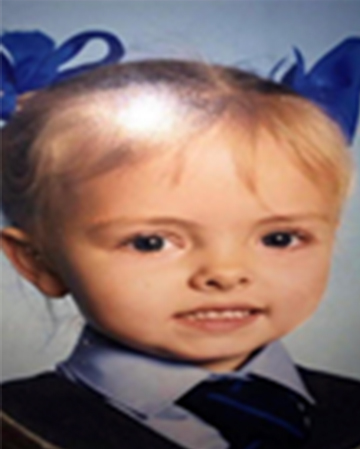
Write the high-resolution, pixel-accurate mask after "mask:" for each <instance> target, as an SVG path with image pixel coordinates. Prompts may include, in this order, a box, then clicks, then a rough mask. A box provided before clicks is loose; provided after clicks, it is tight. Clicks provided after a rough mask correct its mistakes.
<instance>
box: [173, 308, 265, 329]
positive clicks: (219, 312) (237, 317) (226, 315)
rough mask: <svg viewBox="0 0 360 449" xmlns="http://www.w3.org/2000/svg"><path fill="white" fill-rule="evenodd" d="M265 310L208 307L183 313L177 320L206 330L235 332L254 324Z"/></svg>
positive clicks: (177, 316) (178, 315)
mask: <svg viewBox="0 0 360 449" xmlns="http://www.w3.org/2000/svg"><path fill="white" fill-rule="evenodd" d="M264 313H265V310H264V309H261V308H258V307H253V306H246V305H244V306H229V307H206V308H199V309H195V310H191V311H188V312H182V313H179V314H177V315H176V318H177V319H178V320H180V322H182V323H184V324H188V325H190V326H196V327H200V328H202V329H205V330H219V331H221V330H233V329H236V328H239V327H241V326H245V325H247V324H250V323H252V322H254V320H256V319H257V318H258V317H259V316H260V315H261V314H264Z"/></svg>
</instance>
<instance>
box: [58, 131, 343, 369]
mask: <svg viewBox="0 0 360 449" xmlns="http://www.w3.org/2000/svg"><path fill="white" fill-rule="evenodd" d="M248 149H249V143H247V142H246V141H245V140H244V138H243V137H242V136H241V130H236V129H234V128H231V127H230V126H226V125H218V126H216V127H213V128H212V129H211V130H210V131H207V132H205V133H203V134H202V135H201V136H200V137H198V138H196V139H193V140H192V141H190V142H188V143H187V145H186V148H184V150H182V151H184V157H183V159H182V167H181V169H179V167H178V166H176V161H175V159H176V158H170V159H169V158H167V157H165V156H162V154H163V153H162V152H160V151H159V154H158V155H156V157H154V158H149V159H148V160H146V161H145V160H144V161H142V162H138V163H137V164H136V165H135V166H134V165H133V166H131V167H128V168H122V169H114V170H113V171H111V172H108V173H106V174H103V175H101V176H100V175H99V176H97V177H94V178H93V179H91V180H88V181H86V182H84V183H83V184H81V185H80V186H79V187H78V188H77V190H76V191H75V192H74V197H73V199H72V200H71V203H70V206H69V213H68V217H67V220H66V223H65V225H64V230H63V233H62V235H61V236H60V239H59V240H58V241H56V242H53V243H52V245H53V249H54V251H53V257H54V258H55V263H56V266H57V268H58V271H59V274H60V275H61V277H62V278H63V279H64V281H65V283H66V284H67V286H68V288H69V289H70V291H71V292H72V293H73V295H74V297H75V299H76V301H77V303H78V304H79V306H80V308H81V309H82V311H83V312H84V314H85V316H86V317H87V319H88V320H89V321H90V322H91V323H93V325H95V326H96V327H97V328H99V329H101V330H102V331H103V332H104V333H106V334H107V335H110V336H111V337H113V338H115V339H118V340H120V341H122V342H124V343H126V344H128V345H130V346H132V347H134V348H138V349H140V350H143V351H145V352H147V353H150V354H154V355H159V356H163V357H168V358H173V359H181V360H186V361H190V362H192V363H196V364H199V365H200V366H203V367H205V368H208V369H211V370H214V371H226V370H232V369H234V368H236V367H237V366H239V365H240V364H241V363H243V362H244V361H245V360H246V359H247V358H248V357H249V355H250V354H251V353H252V352H253V351H254V350H256V349H257V348H259V347H261V346H263V345H265V344H267V343H269V342H271V341H272V340H275V339H278V338H279V337H282V336H283V335H285V334H287V333H288V332H290V331H291V330H293V329H294V328H295V327H297V326H298V325H299V324H300V323H302V322H303V321H304V320H305V319H306V318H308V317H309V315H311V314H312V313H313V312H314V310H315V309H316V307H317V305H318V303H319V301H320V298H321V295H322V294H323V291H324V287H325V284H326V280H327V276H328V271H329V263H330V259H331V250H332V245H333V240H334V233H335V229H336V224H335V220H334V217H333V216H332V213H331V212H332V208H331V206H329V201H328V198H326V196H325V195H324V194H323V192H320V191H319V190H318V189H317V188H316V186H315V185H314V184H312V183H311V182H310V181H309V180H308V179H307V178H306V177H305V176H304V175H303V174H302V172H301V171H300V170H299V169H298V168H297V167H295V166H294V164H293V163H292V162H291V161H289V160H288V159H287V158H286V156H284V154H282V148H281V146H280V147H279V144H278V143H275V142H274V141H272V140H271V139H270V138H268V137H265V136H263V137H261V138H260V141H258V151H257V153H256V154H257V156H256V157H257V160H256V172H255V173H254V179H255V180H256V189H255V190H252V189H251V188H249V185H248V183H247V182H246V181H244V179H243V178H242V176H241V175H240V174H239V173H240V172H239V167H238V166H237V165H236V163H235V162H234V153H237V154H242V153H243V154H244V155H246V154H247V151H248ZM154 151H155V152H156V150H154Z"/></svg>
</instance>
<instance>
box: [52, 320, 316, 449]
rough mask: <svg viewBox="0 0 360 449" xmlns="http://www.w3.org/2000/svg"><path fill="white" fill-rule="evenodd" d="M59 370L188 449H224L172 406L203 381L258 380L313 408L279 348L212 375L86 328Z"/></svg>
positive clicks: (210, 430)
mask: <svg viewBox="0 0 360 449" xmlns="http://www.w3.org/2000/svg"><path fill="white" fill-rule="evenodd" d="M58 369H59V371H60V372H61V373H62V374H63V375H64V376H66V378H67V379H69V380H70V381H73V382H79V383H82V384H85V385H87V386H88V387H89V388H91V389H93V390H95V391H96V392H98V393H100V394H101V395H102V396H104V397H105V399H106V400H107V401H108V403H109V404H111V405H112V406H113V407H115V408H117V409H119V410H121V411H122V412H125V413H127V414H128V415H130V416H132V417H133V418H134V419H136V420H138V421H139V422H141V423H143V424H144V425H146V426H149V427H151V428H153V429H154V430H156V431H157V432H158V433H160V434H162V435H164V436H166V437H167V438H168V439H170V440H173V441H175V442H177V443H178V444H181V445H183V446H185V447H187V448H189V449H199V448H201V449H227V448H228V443H227V442H226V441H225V440H224V439H223V438H222V436H221V435H220V434H219V432H218V431H217V430H216V429H214V428H213V427H211V426H209V425H207V424H206V423H204V422H203V421H201V420H200V419H198V418H197V417H196V416H194V415H192V414H191V413H190V412H188V411H186V410H184V409H183V408H181V407H179V406H177V405H176V404H175V402H176V401H177V400H178V399H179V398H180V397H181V396H183V395H184V394H185V393H186V392H187V391H189V390H190V389H191V388H193V387H194V386H195V385H196V384H198V383H199V382H201V381H203V380H205V379H210V378H211V379H216V378H225V377H231V378H241V379H243V378H246V377H247V376H248V375H249V374H257V375H259V376H262V377H266V378H267V379H270V380H273V381H276V382H278V383H279V384H281V385H284V386H286V387H288V388H290V389H292V390H294V391H296V392H297V393H299V394H300V395H302V396H303V397H304V398H305V399H307V400H308V401H309V402H311V403H313V402H314V401H313V399H312V397H311V396H310V394H309V392H308V391H307V390H306V387H305V386H304V384H303V382H302V380H301V378H300V377H299V374H298V372H297V370H296V368H295V366H294V364H293V362H292V360H291V359H290V357H289V355H288V354H287V352H286V350H285V348H284V347H283V346H282V344H281V343H279V342H274V343H271V344H269V345H268V346H266V347H265V348H264V349H262V350H261V351H259V353H258V354H256V355H255V356H254V357H252V358H251V359H250V361H249V362H248V363H246V364H245V365H244V366H243V367H241V368H240V369H239V370H238V371H235V372H230V373H221V374H218V373H216V374H215V373H211V372H209V371H207V370H204V369H201V368H198V367H196V366H192V365H189V364H187V363H182V362H174V361H168V360H165V359H161V358H156V357H152V356H151V357H149V356H148V355H146V354H143V353H141V352H136V351H134V350H131V349H129V348H127V347H125V346H122V345H121V344H118V343H116V342H113V341H111V340H109V339H107V338H104V337H102V336H101V335H100V334H98V333H96V332H95V331H93V330H91V329H90V328H89V327H86V328H85V329H84V332H83V333H82V335H81V337H80V340H79V342H78V344H77V346H76V348H75V350H74V352H73V353H72V355H71V356H70V358H69V359H68V360H66V361H65V362H63V363H62V364H60V365H59V366H58Z"/></svg>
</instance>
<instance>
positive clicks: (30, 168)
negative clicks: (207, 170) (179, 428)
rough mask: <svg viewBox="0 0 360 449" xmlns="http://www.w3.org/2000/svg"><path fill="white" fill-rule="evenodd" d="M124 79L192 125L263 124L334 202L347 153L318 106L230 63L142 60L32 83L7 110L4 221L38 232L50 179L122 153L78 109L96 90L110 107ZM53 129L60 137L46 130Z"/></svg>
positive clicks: (50, 204)
mask: <svg viewBox="0 0 360 449" xmlns="http://www.w3.org/2000/svg"><path fill="white" fill-rule="evenodd" d="M133 87H136V88H137V89H140V90H141V89H144V88H148V87H151V88H152V89H155V91H156V90H157V89H163V88H164V87H165V88H166V89H167V90H168V91H170V92H171V93H172V95H174V96H175V97H176V98H177V99H178V101H179V103H180V104H182V105H183V106H184V108H183V110H184V111H185V112H184V116H183V117H182V118H181V119H183V120H184V121H189V120H190V121H191V120H192V122H193V126H194V127H195V128H196V127H206V126H208V125H210V124H212V123H215V122H216V121H217V120H219V119H220V118H221V117H225V116H229V117H230V116H231V118H232V120H233V121H234V122H235V123H238V126H239V127H241V129H244V130H247V131H248V132H249V133H250V134H251V135H252V136H254V137H255V138H256V136H257V135H258V133H259V132H260V131H264V130H265V131H266V132H267V133H269V134H270V135H271V136H272V137H273V138H275V139H276V140H277V141H279V142H280V143H281V144H282V146H283V147H284V149H285V148H286V151H287V152H288V154H289V157H291V158H292V160H293V161H294V164H295V165H296V166H298V167H299V169H301V170H303V172H304V173H305V174H306V176H308V177H309V179H311V180H313V182H314V183H316V184H317V185H318V186H319V188H323V189H326V191H328V192H329V193H331V195H332V196H333V199H334V205H335V206H336V207H337V208H339V209H340V208H341V205H342V203H343V202H344V199H345V198H346V195H347V192H348V190H349V185H350V181H351V172H352V170H351V161H350V156H349V152H348V150H347V148H346V143H345V140H344V138H343V136H342V133H341V131H340V130H339V129H338V126H337V125H336V124H335V123H334V122H333V121H332V120H331V119H330V118H328V117H327V116H326V115H325V114H324V113H323V112H322V111H321V110H320V109H319V108H318V107H316V106H315V105H313V104H312V103H310V102H309V101H307V100H305V99H304V98H302V97H300V96H298V95H297V94H296V93H294V92H292V91H291V90H289V89H288V88H285V87H284V86H281V85H278V84H276V83H273V82H271V81H269V80H266V79H262V78H260V77H258V76H256V75H253V74H250V73H247V72H244V71H242V70H239V69H237V68H233V67H223V66H217V65H207V64H205V63H200V62H193V61H175V60H148V61H140V62H130V63H126V64H121V65H114V66H108V67H104V68H100V69H96V70H93V71H92V72H89V73H87V74H85V75H81V76H78V77H76V78H73V79H72V80H69V81H66V82H63V83H59V84H58V85H55V86H52V87H49V88H48V89H45V90H43V91H39V92H37V93H36V94H35V95H33V96H32V97H31V98H30V99H28V100H27V101H26V102H25V103H24V105H23V106H22V108H21V110H19V111H18V112H17V113H16V114H15V115H14V117H13V118H12V119H11V120H10V122H9V123H8V125H7V126H6V127H5V128H4V129H3V130H2V154H1V156H2V157H1V159H2V167H1V171H2V173H1V174H2V176H1V179H2V194H3V198H2V199H3V212H4V214H5V216H6V218H7V219H8V221H9V223H10V224H11V225H13V226H16V227H19V228H21V229H23V230H25V231H27V232H32V233H34V232H41V229H42V228H43V227H44V223H46V220H47V218H48V217H49V216H51V214H52V213H54V207H55V206H54V203H56V204H59V203H58V201H54V196H55V195H56V192H57V191H59V189H57V188H56V186H59V183H60V184H61V183H63V185H66V184H67V176H70V178H71V177H75V178H76V177H79V176H80V172H81V176H83V175H84V174H86V173H88V174H91V173H93V174H96V169H95V171H94V168H95V167H99V166H100V167H102V168H101V170H102V171H106V170H107V169H110V168H111V167H113V166H114V163H115V164H121V163H122V161H124V160H127V159H129V157H130V158H131V152H129V151H127V145H126V143H124V142H125V141H126V136H125V138H124V135H122V137H121V138H120V137H119V136H118V135H116V136H115V135H113V137H112V138H111V137H109V136H107V137H106V136H105V133H104V131H102V124H101V120H100V119H99V120H98V123H97V122H96V117H94V116H95V115H96V114H92V118H91V120H92V121H91V122H89V116H88V115H87V114H86V113H85V112H84V114H82V113H81V108H82V107H84V111H85V110H86V109H89V107H90V106H91V105H92V104H93V102H94V101H96V100H97V99H101V108H103V107H107V105H108V106H109V107H110V105H111V102H112V101H113V99H114V98H118V99H120V100H121V98H122V96H123V95H124V93H125V92H128V91H129V88H133ZM104 100H105V106H104ZM99 101H100V100H99ZM75 110H76V111H77V113H78V114H79V115H75V114H74V111H75ZM95 110H96V108H95ZM79 111H80V112H79ZM100 115H101V114H100ZM81 127H83V128H81ZM79 129H82V130H84V131H83V137H82V139H80V140H82V143H81V145H80V144H79V143H78V142H77V141H76V138H75V137H74V136H75V135H76V136H78V135H79V133H78V132H77V130H79ZM56 134H57V135H58V136H61V138H60V139H57V140H56V139H53V137H54V135H56ZM84 134H88V135H87V136H84ZM105 138H106V139H107V140H105V142H106V145H104V139H105ZM59 141H60V144H59V145H57V143H59ZM93 146H95V147H96V146H97V147H98V148H99V149H101V151H100V153H101V152H102V159H101V161H102V163H101V164H99V160H97V161H96V163H95V160H93V159H91V158H90V157H88V156H89V155H88V153H87V151H88V149H89V147H93ZM109 147H110V148H109ZM80 157H81V161H80V159H79V158H80ZM238 158H240V159H241V154H239V155H238ZM76 161H77V162H76ZM81 176H80V177H81ZM60 204H62V202H60ZM58 207H59V206H58Z"/></svg>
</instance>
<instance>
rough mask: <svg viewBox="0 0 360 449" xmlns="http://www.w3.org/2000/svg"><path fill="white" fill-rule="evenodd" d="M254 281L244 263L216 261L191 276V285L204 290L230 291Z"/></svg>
mask: <svg viewBox="0 0 360 449" xmlns="http://www.w3.org/2000/svg"><path fill="white" fill-rule="evenodd" d="M251 283H252V275H251V274H250V270H249V269H248V268H246V267H245V265H244V263H238V264H233V265H231V266H230V265H228V264H225V263H224V264H221V263H216V264H215V263H214V261H212V262H209V263H207V264H206V265H203V266H202V267H199V268H198V269H197V270H196V271H195V272H194V273H193V275H192V276H191V278H190V282H189V284H190V286H191V287H192V288H194V289H196V290H199V291H202V292H208V293H211V292H219V291H229V290H233V289H236V288H239V287H245V286H247V285H249V284H251Z"/></svg>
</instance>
